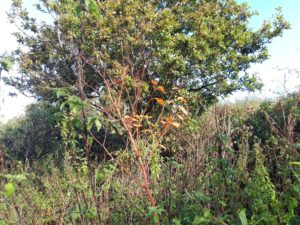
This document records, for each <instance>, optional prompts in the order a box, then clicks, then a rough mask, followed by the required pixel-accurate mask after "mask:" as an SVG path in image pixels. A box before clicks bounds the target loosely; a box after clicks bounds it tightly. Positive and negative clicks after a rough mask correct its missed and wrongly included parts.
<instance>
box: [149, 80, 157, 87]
mask: <svg viewBox="0 0 300 225" xmlns="http://www.w3.org/2000/svg"><path fill="white" fill-rule="evenodd" d="M150 82H151V84H152V85H153V86H156V85H157V84H158V82H157V81H156V80H151V81H150Z"/></svg>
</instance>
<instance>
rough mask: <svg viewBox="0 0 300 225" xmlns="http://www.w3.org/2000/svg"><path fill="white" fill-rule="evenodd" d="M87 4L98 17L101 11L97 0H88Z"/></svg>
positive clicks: (90, 10)
mask: <svg viewBox="0 0 300 225" xmlns="http://www.w3.org/2000/svg"><path fill="white" fill-rule="evenodd" d="M87 4H88V10H89V12H90V13H91V14H92V15H93V16H95V17H96V18H99V17H100V13H99V10H98V6H97V3H96V1H95V0H87Z"/></svg>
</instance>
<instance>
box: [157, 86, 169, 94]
mask: <svg viewBox="0 0 300 225" xmlns="http://www.w3.org/2000/svg"><path fill="white" fill-rule="evenodd" d="M156 90H157V91H159V92H161V93H163V94H167V92H166V89H165V88H164V87H163V86H158V87H157V88H156Z"/></svg>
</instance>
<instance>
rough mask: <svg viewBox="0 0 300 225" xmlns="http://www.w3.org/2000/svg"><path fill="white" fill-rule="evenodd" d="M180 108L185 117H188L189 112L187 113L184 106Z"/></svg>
mask: <svg viewBox="0 0 300 225" xmlns="http://www.w3.org/2000/svg"><path fill="white" fill-rule="evenodd" d="M178 108H179V109H180V111H181V112H182V113H183V114H184V115H185V116H188V115H189V113H188V111H187V110H186V109H185V108H183V107H182V106H178Z"/></svg>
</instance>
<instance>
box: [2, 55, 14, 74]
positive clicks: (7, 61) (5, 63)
mask: <svg viewBox="0 0 300 225" xmlns="http://www.w3.org/2000/svg"><path fill="white" fill-rule="evenodd" d="M12 66H13V60H12V58H11V57H4V58H3V59H2V60H1V67H2V68H3V69H4V70H5V71H9V70H10V69H11V68H12Z"/></svg>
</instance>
